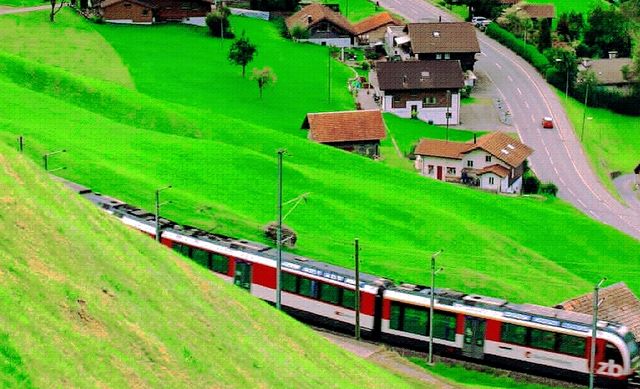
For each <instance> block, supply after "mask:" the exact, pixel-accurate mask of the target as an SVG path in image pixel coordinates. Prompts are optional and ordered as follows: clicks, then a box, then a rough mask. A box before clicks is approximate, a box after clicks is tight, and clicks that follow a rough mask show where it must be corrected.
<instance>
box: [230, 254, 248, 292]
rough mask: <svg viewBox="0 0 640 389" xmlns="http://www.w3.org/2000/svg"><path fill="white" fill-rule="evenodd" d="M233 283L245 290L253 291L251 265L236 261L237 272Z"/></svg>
mask: <svg viewBox="0 0 640 389" xmlns="http://www.w3.org/2000/svg"><path fill="white" fill-rule="evenodd" d="M233 283H234V285H237V286H239V287H241V288H243V289H246V290H251V264H248V263H246V262H242V261H236V272H235V274H234V276H233Z"/></svg>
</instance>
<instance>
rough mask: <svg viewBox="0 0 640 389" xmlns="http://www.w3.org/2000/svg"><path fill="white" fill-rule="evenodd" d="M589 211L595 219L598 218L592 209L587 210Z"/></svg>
mask: <svg viewBox="0 0 640 389" xmlns="http://www.w3.org/2000/svg"><path fill="white" fill-rule="evenodd" d="M589 213H590V214H592V215H593V217H595V218H596V219H600V218H599V217H598V215H597V214H596V213H595V212H593V211H592V210H589Z"/></svg>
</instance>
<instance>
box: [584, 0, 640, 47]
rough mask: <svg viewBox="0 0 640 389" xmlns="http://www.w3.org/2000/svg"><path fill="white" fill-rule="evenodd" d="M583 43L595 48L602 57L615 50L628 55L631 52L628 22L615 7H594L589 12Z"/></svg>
mask: <svg viewBox="0 0 640 389" xmlns="http://www.w3.org/2000/svg"><path fill="white" fill-rule="evenodd" d="M587 25H588V27H587V30H586V32H585V34H584V43H585V44H586V45H587V46H590V47H591V48H593V49H597V52H598V54H599V55H600V57H602V58H606V57H607V56H608V52H609V51H614V50H615V51H617V52H618V56H620V57H628V56H629V54H630V52H631V37H630V32H631V31H630V27H631V26H630V22H629V19H628V18H627V17H626V16H625V15H623V14H622V13H621V12H620V11H619V10H618V9H617V8H614V7H610V8H608V9H605V8H602V7H596V8H594V9H593V10H592V11H591V13H590V14H589V20H588V23H587Z"/></svg>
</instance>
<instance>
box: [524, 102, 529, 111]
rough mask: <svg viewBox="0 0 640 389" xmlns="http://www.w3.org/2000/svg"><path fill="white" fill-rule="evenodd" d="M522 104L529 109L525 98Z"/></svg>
mask: <svg viewBox="0 0 640 389" xmlns="http://www.w3.org/2000/svg"><path fill="white" fill-rule="evenodd" d="M524 106H525V107H527V109H529V103H527V100H525V101H524Z"/></svg>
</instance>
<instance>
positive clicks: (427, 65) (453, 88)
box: [376, 61, 464, 125]
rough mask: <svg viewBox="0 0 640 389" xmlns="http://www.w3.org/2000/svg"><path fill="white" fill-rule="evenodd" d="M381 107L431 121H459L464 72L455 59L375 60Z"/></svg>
mask: <svg viewBox="0 0 640 389" xmlns="http://www.w3.org/2000/svg"><path fill="white" fill-rule="evenodd" d="M376 67H377V70H376V72H377V76H378V86H379V89H380V91H381V93H382V109H383V111H385V112H392V113H394V114H396V115H398V116H400V117H404V118H417V119H420V120H423V121H425V122H428V123H432V124H451V125H457V124H459V123H460V114H459V113H460V89H461V88H462V87H463V86H464V75H463V73H462V68H461V67H460V62H459V61H406V62H379V63H378V64H377V65H376Z"/></svg>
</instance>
